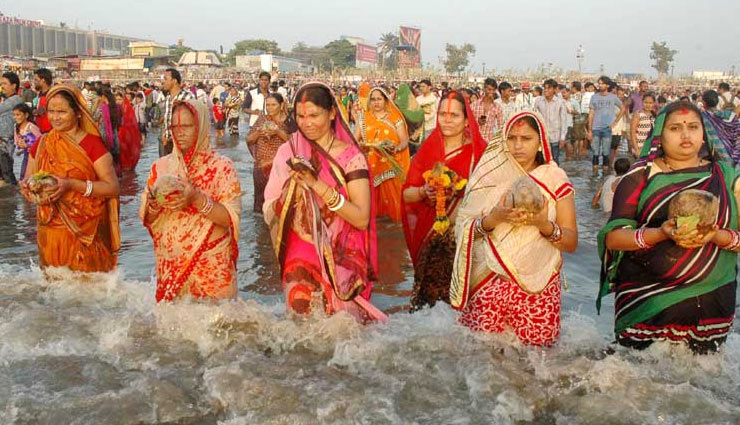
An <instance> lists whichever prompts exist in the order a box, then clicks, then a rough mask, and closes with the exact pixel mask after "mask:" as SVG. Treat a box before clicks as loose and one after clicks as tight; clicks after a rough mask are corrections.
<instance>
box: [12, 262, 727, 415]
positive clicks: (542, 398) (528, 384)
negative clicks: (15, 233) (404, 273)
mask: <svg viewBox="0 0 740 425" xmlns="http://www.w3.org/2000/svg"><path fill="white" fill-rule="evenodd" d="M57 278H58V279H59V280H58V281H56V282H54V283H47V282H45V281H43V280H42V279H41V274H40V272H39V271H38V270H28V269H23V268H21V267H17V266H15V267H14V266H6V265H2V266H0V294H3V295H2V296H0V307H3V308H2V309H0V315H1V317H2V319H3V320H2V325H1V326H0V354H1V357H0V358H1V359H2V361H1V362H0V400H2V401H3V402H2V406H3V407H2V408H0V423H8V424H60V423H64V424H92V423H106V424H109V423H113V424H161V423H174V424H219V423H220V424H228V425H239V424H247V423H268V424H346V423H360V424H432V423H434V424H437V423H445V424H487V423H512V424H514V423H517V424H520V423H534V424H592V423H605V424H640V423H665V424H683V423H713V424H723V423H726V424H734V423H738V421H740V407H738V406H740V395H738V393H737V388H738V387H739V386H740V369H739V368H738V365H739V364H740V338H739V337H738V335H737V334H735V333H733V334H732V335H731V336H730V338H729V340H728V343H727V345H726V347H725V348H724V350H723V351H722V352H721V353H719V354H716V355H710V356H703V357H696V356H693V355H691V354H690V353H689V352H688V351H687V350H682V349H680V348H676V347H670V346H665V345H657V346H655V347H652V348H651V349H649V350H646V351H644V352H635V351H631V350H625V349H622V348H619V347H617V348H616V349H615V352H614V353H613V354H611V355H608V354H605V352H604V349H605V348H606V347H607V346H608V343H609V338H608V336H607V335H605V334H604V333H603V332H601V331H600V330H599V329H598V327H597V326H596V321H595V319H594V318H593V317H590V316H586V315H583V314H580V313H578V312H575V311H567V312H566V313H565V315H564V318H563V333H562V339H561V341H560V343H559V344H558V345H557V346H556V347H553V348H551V349H538V348H531V347H523V346H521V345H519V344H518V343H517V342H516V341H515V338H514V337H513V336H512V335H481V334H473V333H471V332H469V331H468V330H467V329H466V328H465V327H463V326H461V325H459V324H458V323H456V313H454V312H453V311H452V310H451V309H450V308H449V307H447V306H438V307H436V308H434V309H431V310H425V311H422V312H420V313H418V314H414V315H410V314H406V313H399V314H397V315H394V316H393V320H391V321H390V322H389V323H387V324H383V325H371V326H367V327H361V326H359V325H357V324H356V323H355V322H354V321H353V320H352V319H351V318H350V317H348V316H346V315H344V314H339V315H336V316H333V317H330V318H324V317H321V315H319V314H317V315H316V316H314V317H309V318H305V319H295V318H292V317H289V316H287V315H286V314H285V312H284V308H283V305H282V303H274V304H265V303H259V302H257V301H255V300H249V301H237V302H227V303H223V304H219V305H209V304H197V303H196V304H191V303H187V302H183V303H175V304H170V305H155V303H154V300H153V297H152V295H151V294H152V290H151V289H152V288H151V283H149V282H141V281H132V280H126V279H124V278H122V276H121V275H120V274H115V273H114V274H107V275H106V274H103V275H98V276H96V278H94V279H91V280H90V281H87V282H81V281H79V279H77V278H76V276H75V275H73V274H71V273H69V272H61V271H60V272H58V273H57Z"/></svg>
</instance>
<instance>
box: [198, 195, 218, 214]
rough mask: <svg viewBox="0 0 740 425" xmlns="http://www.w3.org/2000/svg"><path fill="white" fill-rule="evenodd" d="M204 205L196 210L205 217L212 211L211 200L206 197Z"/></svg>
mask: <svg viewBox="0 0 740 425" xmlns="http://www.w3.org/2000/svg"><path fill="white" fill-rule="evenodd" d="M204 204H205V205H203V207H202V208H198V212H199V213H201V214H203V215H206V216H207V215H208V214H210V213H211V211H213V205H214V203H213V198H210V197H208V196H206V202H205V203H204Z"/></svg>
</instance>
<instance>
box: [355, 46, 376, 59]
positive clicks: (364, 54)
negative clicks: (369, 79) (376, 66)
mask: <svg viewBox="0 0 740 425" xmlns="http://www.w3.org/2000/svg"><path fill="white" fill-rule="evenodd" d="M356 47H357V50H356V52H355V59H356V60H357V62H366V63H378V49H377V48H376V47H375V46H370V45H367V44H360V43H357V46H356Z"/></svg>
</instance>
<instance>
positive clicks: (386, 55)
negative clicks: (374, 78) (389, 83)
mask: <svg viewBox="0 0 740 425" xmlns="http://www.w3.org/2000/svg"><path fill="white" fill-rule="evenodd" d="M400 43H401V41H400V40H399V39H398V35H396V34H394V33H392V32H387V33H385V34H383V35H381V36H380V42H379V43H378V49H379V53H380V66H381V68H382V69H386V68H388V69H396V68H398V50H397V49H396V48H397V47H398V45H399V44H400Z"/></svg>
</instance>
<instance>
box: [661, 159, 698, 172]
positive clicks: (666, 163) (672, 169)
mask: <svg viewBox="0 0 740 425" xmlns="http://www.w3.org/2000/svg"><path fill="white" fill-rule="evenodd" d="M661 159H662V160H663V164H665V166H666V167H668V169H669V170H671V171H677V170H676V169H675V168H673V167H672V166H671V164H670V163H669V162H668V158H666V157H663V158H661ZM700 165H701V158H699V159H698V161H697V163H696V165H692V166H690V167H685V168H694V167H698V166H700ZM681 169H682V168H679V170H681Z"/></svg>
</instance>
